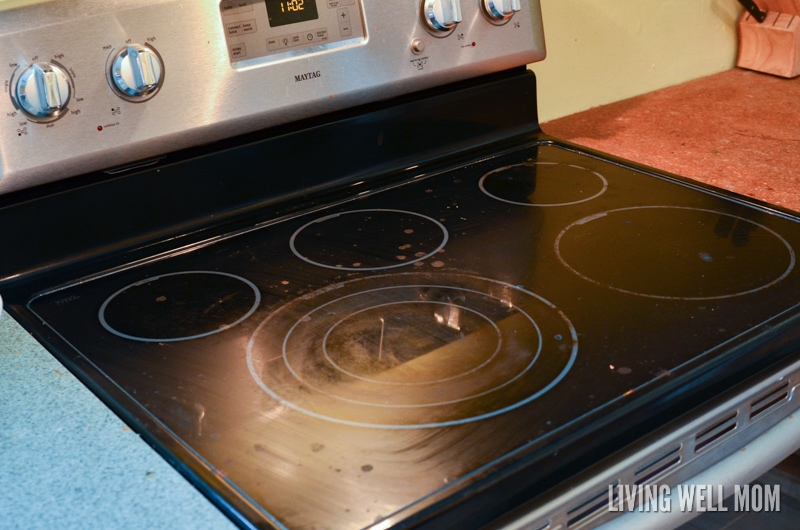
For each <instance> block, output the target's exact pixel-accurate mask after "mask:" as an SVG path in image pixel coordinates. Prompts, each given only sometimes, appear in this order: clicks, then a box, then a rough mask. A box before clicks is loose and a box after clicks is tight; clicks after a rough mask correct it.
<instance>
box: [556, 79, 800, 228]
mask: <svg viewBox="0 0 800 530" xmlns="http://www.w3.org/2000/svg"><path fill="white" fill-rule="evenodd" d="M587 90H591V85H589V86H587ZM542 129H543V130H544V131H545V132H547V133H548V134H551V135H553V136H556V137H558V138H562V139H564V140H570V141H572V142H575V143H577V144H580V145H583V146H586V147H590V148H592V149H597V150H599V151H604V152H606V153H610V154H612V155H616V156H619V157H622V158H626V159H629V160H635V161H636V162H640V163H642V164H645V165H648V166H652V167H655V168H658V169H661V170H664V171H669V172H670V173H675V174H678V175H681V176H684V177H689V178H691V179H695V180H698V181H700V182H704V183H706V184H711V185H712V186H717V187H719V188H724V189H727V190H730V191H734V192H736V193H740V194H742V195H747V196H749V197H753V198H756V199H760V200H762V201H766V202H769V203H771V204H776V205H778V206H782V207H784V208H788V209H790V210H794V211H798V212H800V77H798V78H795V79H784V78H780V77H775V76H771V75H768V74H761V73H757V72H752V71H748V70H741V69H733V70H728V71H725V72H722V73H719V74H715V75H711V76H708V77H703V78H700V79H696V80H694V81H689V82H687V83H683V84H680V85H675V86H672V87H669V88H665V89H662V90H658V91H655V92H651V93H649V94H644V95H641V96H637V97H634V98H631V99H626V100H623V101H619V102H617V103H612V104H610V105H604V106H601V107H595V108H593V109H589V110H587V111H584V112H580V113H577V114H573V115H571V116H567V117H564V118H559V119H556V120H553V121H550V122H546V123H543V124H542Z"/></svg>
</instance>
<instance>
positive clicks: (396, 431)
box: [28, 141, 800, 528]
mask: <svg viewBox="0 0 800 530" xmlns="http://www.w3.org/2000/svg"><path fill="white" fill-rule="evenodd" d="M796 248H800V226H798V223H797V220H796V219H794V218H792V217H790V216H788V215H784V214H782V213H779V212H776V211H772V210H770V209H768V208H766V207H761V206H757V205H753V204H751V203H747V202H744V201H741V200H738V199H736V198H735V197H730V196H724V195H722V194H718V193H716V192H714V191H712V190H707V189H701V188H697V187H695V186H693V185H691V184H688V183H686V182H682V181H678V180H674V179H671V178H669V177H664V176H657V175H653V174H649V173H648V172H646V171H643V170H640V169H635V168H632V167H629V166H627V165H624V164H621V163H618V162H615V161H608V160H604V159H602V158H599V157H597V156H594V155H592V154H590V153H584V152H579V151H577V150H575V149H574V148H572V147H569V146H565V145H559V144H557V143H554V142H550V141H545V142H538V143H533V144H527V145H525V146H522V147H518V148H514V149H508V150H507V151H505V152H503V153H500V154H496V155H487V156H486V157H485V158H482V159H480V160H476V161H474V162H472V163H469V164H466V165H463V164H460V165H458V166H457V167H454V168H449V169H442V170H439V171H436V172H430V173H422V174H419V175H417V176H416V177H415V178H412V179H409V180H406V181H404V182H402V183H399V184H398V183H395V184H390V185H386V186H385V187H382V188H373V189H369V190H368V191H365V192H363V193H361V194H360V195H358V196H356V197H351V198H348V199H346V200H340V201H338V202H336V203H334V204H331V205H327V206H324V207H317V208H315V209H313V210H310V211H306V212H303V213H299V214H295V215H291V216H286V217H283V218H279V219H273V220H268V221H264V222H262V223H259V224H256V225H254V226H250V227H248V228H243V229H239V230H237V231H235V232H232V233H227V234H225V235H220V236H216V237H213V238H209V239H206V240H203V241H200V242H196V243H194V244H191V245H187V246H184V247H181V248H178V249H174V250H173V251H171V252H168V253H166V254H161V255H158V256H156V257H153V258H149V259H145V260H140V261H139V262H136V263H134V264H130V265H126V266H120V267H117V268H115V269H112V270H108V271H105V272H103V273H98V274H93V275H91V276H88V277H84V278H81V279H80V280H76V281H74V282H70V283H69V284H67V285H65V286H62V287H59V288H57V289H54V290H48V291H47V292H44V293H42V294H40V295H38V296H36V297H34V298H33V299H32V300H30V302H29V303H28V308H29V309H30V311H31V312H32V313H33V314H34V315H35V316H36V317H38V318H41V320H42V321H43V322H44V323H45V324H46V326H48V327H49V328H51V329H52V331H53V332H54V333H55V334H57V335H58V337H59V338H60V339H61V340H63V341H64V343H66V344H68V345H69V346H70V347H71V348H73V349H74V352H73V354H78V355H79V356H81V357H82V358H83V359H85V360H87V361H88V362H89V363H90V365H91V366H92V367H93V369H94V373H95V374H96V375H95V376H94V377H95V378H100V379H105V380H107V381H111V382H113V383H112V386H113V387H114V388H115V389H116V390H115V392H116V393H117V396H118V400H119V402H120V403H122V408H123V409H125V410H126V411H127V412H129V413H130V414H131V415H132V417H133V418H135V419H136V421H139V422H141V423H142V424H144V425H146V426H147V429H148V430H149V431H150V432H151V433H153V435H154V437H155V440H156V442H157V443H158V444H160V445H161V446H162V447H163V448H166V450H167V452H169V453H170V454H172V455H173V457H172V458H174V460H175V461H176V465H178V466H179V467H181V466H186V467H188V468H190V469H191V470H192V471H191V473H194V474H195V476H200V477H202V481H203V482H204V483H205V484H209V485H210V487H211V490H212V493H210V494H211V495H213V496H218V497H219V498H218V502H219V503H220V504H222V505H226V504H228V503H229V504H230V505H232V506H234V507H235V508H234V511H237V512H238V513H243V514H245V515H244V517H245V518H246V519H249V520H250V521H251V522H254V523H256V524H259V523H267V524H272V525H274V526H277V527H287V528H312V527H321V526H330V527H336V528H363V527H366V526H370V525H372V524H378V525H380V527H382V528H385V527H389V526H391V525H394V524H404V523H408V522H409V521H411V522H413V521H414V520H415V518H417V519H420V518H424V517H426V515H425V514H426V513H427V512H426V510H428V511H431V510H438V509H439V508H440V507H441V506H442V505H450V504H454V503H458V502H461V501H462V500H463V499H464V498H466V499H469V498H470V497H471V496H478V497H479V493H480V491H482V490H483V489H485V488H487V487H488V486H487V484H491V483H493V482H496V481H497V480H499V479H498V477H501V478H502V477H509V476H511V475H513V474H514V473H517V474H518V473H519V471H520V470H523V471H524V472H525V474H526V475H527V478H525V479H524V480H523V483H524V488H523V489H525V488H528V489H529V491H541V489H542V488H543V487H545V486H542V485H541V484H539V482H541V480H544V479H547V478H550V477H551V476H552V473H553V470H557V469H560V468H563V467H564V466H566V465H567V464H566V463H565V462H567V461H569V460H570V459H572V458H573V456H574V455H586V454H589V453H588V452H586V451H588V450H584V449H585V448H584V449H581V447H583V446H586V445H587V443H588V442H586V441H584V442H579V441H578V440H581V439H583V440H586V437H587V435H589V436H591V437H592V438H593V440H592V441H593V442H594V443H596V444H597V445H598V446H602V445H603V443H610V442H612V441H617V442H618V441H619V438H620V437H624V436H625V435H626V433H628V431H629V430H631V429H633V427H634V426H636V425H639V424H641V423H642V422H643V421H645V420H644V418H645V417H647V418H651V417H652V416H653V415H657V414H658V413H659V412H662V411H664V412H666V411H671V410H672V409H670V407H671V406H673V405H674V404H675V403H676V402H677V401H678V400H680V399H684V400H686V399H691V398H693V397H694V396H695V395H696V394H698V393H701V392H702V391H703V389H702V387H703V384H701V383H704V382H709V383H714V382H719V381H720V380H721V379H722V378H723V377H728V376H733V375H735V374H739V372H741V371H742V370H743V367H744V366H745V365H747V366H750V367H751V368H757V367H758V366H759V361H760V360H759V358H748V360H747V361H746V362H745V363H744V364H743V361H742V359H743V358H746V357H747V354H748V353H749V352H752V351H753V350H754V349H755V348H757V347H758V346H759V345H762V344H763V343H765V342H768V341H769V340H770V338H771V337H772V335H773V334H774V333H775V332H774V329H775V327H776V326H777V325H778V324H779V323H781V322H784V321H786V320H788V319H789V318H790V317H793V316H795V315H796V313H797V309H798V303H797V299H796V296H794V293H796V292H797V290H798V288H800V274H798V271H797V270H796V256H795V249H796ZM751 357H752V356H751ZM678 388H680V391H677V390H676V389H678ZM645 409H646V410H645ZM673 412H674V411H673ZM671 413H672V412H671ZM569 451H572V453H570V452H569ZM582 451H583V452H582ZM533 470H538V473H540V477H537V476H536V475H537V472H535V471H533ZM540 479H541V480H540ZM515 480H516V479H515ZM536 488H539V490H536ZM242 524H250V523H242ZM409 524H411V523H409Z"/></svg>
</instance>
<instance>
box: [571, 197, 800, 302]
mask: <svg viewBox="0 0 800 530" xmlns="http://www.w3.org/2000/svg"><path fill="white" fill-rule="evenodd" d="M555 249H556V253H557V255H558V258H559V260H561V263H563V264H564V265H565V266H566V267H567V268H568V269H570V270H571V271H572V272H574V273H575V274H577V275H578V276H580V277H581V278H583V279H585V280H588V281H590V282H592V283H594V284H597V285H600V286H603V287H608V288H610V289H613V290H616V291H620V292H623V293H628V294H634V295H638V296H646V297H650V298H663V299H674V300H713V299H722V298H730V297H734V296H742V295H746V294H750V293H754V292H756V291H760V290H762V289H766V288H768V287H771V286H773V285H775V284H777V283H778V282H780V281H781V280H783V279H784V278H785V277H786V276H787V275H788V274H789V273H790V272H791V270H792V269H793V268H794V265H795V253H794V250H793V249H792V247H791V245H790V244H789V243H788V242H787V241H786V240H785V239H784V238H783V237H781V236H780V235H779V234H777V233H776V232H774V231H772V230H771V229H769V228H767V227H766V226H763V225H760V224H758V223H755V222H753V221H750V220H748V219H744V218H742V217H737V216H735V215H730V214H726V213H722V212H717V211H713V210H702V209H697V208H688V207H679V206H638V207H632V208H621V209H618V210H610V211H607V212H603V213H601V214H596V215H592V216H589V217H585V218H583V219H580V220H578V221H575V222H574V223H572V224H570V225H569V226H567V227H566V228H565V229H564V230H563V231H562V232H561V233H560V234H559V235H558V237H557V238H556V242H555ZM765 256H768V257H769V258H768V259H765Z"/></svg>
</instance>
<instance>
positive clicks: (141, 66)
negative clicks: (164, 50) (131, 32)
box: [109, 44, 164, 101]
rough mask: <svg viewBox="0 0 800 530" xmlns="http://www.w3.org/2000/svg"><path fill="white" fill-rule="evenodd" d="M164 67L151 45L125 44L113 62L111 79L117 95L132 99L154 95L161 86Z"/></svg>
mask: <svg viewBox="0 0 800 530" xmlns="http://www.w3.org/2000/svg"><path fill="white" fill-rule="evenodd" d="M163 74H164V67H163V64H162V63H161V58H160V57H159V56H158V54H156V52H155V50H153V49H152V48H150V47H149V46H142V45H139V44H131V45H128V46H125V48H123V49H122V50H121V51H120V52H119V53H118V54H117V55H116V56H115V57H114V60H113V61H112V63H111V69H110V72H109V79H110V81H111V87H112V88H113V89H114V90H115V92H116V93H117V95H119V96H121V97H123V98H124V99H128V100H131V101H142V100H145V99H148V98H151V97H153V96H154V95H155V94H156V92H157V91H158V89H159V88H160V86H161V81H162V79H163Z"/></svg>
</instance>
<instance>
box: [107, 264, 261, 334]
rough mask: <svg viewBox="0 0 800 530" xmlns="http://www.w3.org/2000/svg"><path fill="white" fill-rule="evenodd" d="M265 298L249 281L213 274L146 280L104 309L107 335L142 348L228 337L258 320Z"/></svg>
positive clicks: (120, 293)
mask: <svg viewBox="0 0 800 530" xmlns="http://www.w3.org/2000/svg"><path fill="white" fill-rule="evenodd" d="M260 302H261V293H260V292H259V290H258V288H257V287H256V286H255V285H254V284H253V283H252V282H250V281H248V280H246V279H244V278H241V277H239V276H234V275H233V274H227V273H224V272H213V271H187V272H174V273H170V274H162V275H159V276H153V277H151V278H146V279H144V280H141V281H139V282H136V283H134V284H131V285H128V286H126V287H123V288H122V289H120V290H119V291H117V292H116V293H114V294H112V295H111V296H109V297H108V298H107V299H106V301H105V302H103V305H102V306H101V307H100V312H99V314H98V318H99V319H100V323H101V324H102V325H103V327H104V328H106V329H107V330H108V331H110V332H111V333H113V334H114V335H118V336H120V337H123V338H126V339H131V340H138V341H143V342H176V341H181V340H189V339H196V338H199V337H205V336H207V335H213V334H214V333H219V332H221V331H225V330H227V329H229V328H232V327H233V326H235V325H237V324H239V323H240V322H242V321H243V320H244V319H246V318H247V317H249V316H250V315H252V314H253V312H254V311H255V310H256V308H257V307H258V304H259V303H260Z"/></svg>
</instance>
